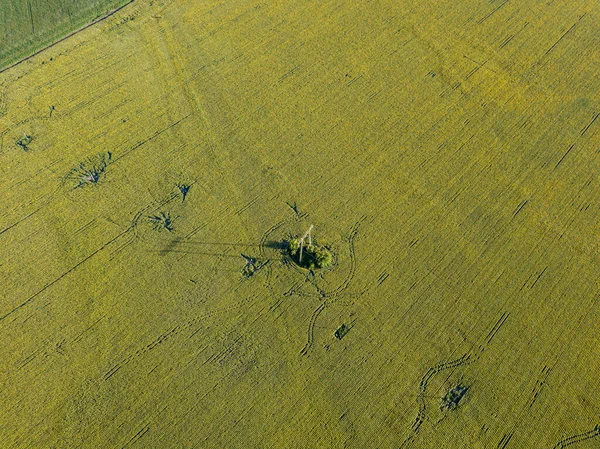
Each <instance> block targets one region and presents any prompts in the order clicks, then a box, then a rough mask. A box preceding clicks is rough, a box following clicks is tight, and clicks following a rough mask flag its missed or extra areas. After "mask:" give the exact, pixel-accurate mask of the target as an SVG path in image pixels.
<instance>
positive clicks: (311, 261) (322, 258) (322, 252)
mask: <svg viewBox="0 0 600 449" xmlns="http://www.w3.org/2000/svg"><path fill="white" fill-rule="evenodd" d="M288 252H289V254H290V256H291V257H292V260H293V261H294V262H296V263H297V264H298V265H300V266H301V267H304V268H310V269H314V268H327V267H328V266H330V265H331V264H332V263H333V256H332V255H331V253H330V252H329V250H328V249H327V248H325V247H322V246H318V245H304V249H303V250H302V260H300V259H299V258H300V241H299V240H298V239H292V240H290V241H289V242H288Z"/></svg>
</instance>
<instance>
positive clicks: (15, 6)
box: [0, 0, 129, 70]
mask: <svg viewBox="0 0 600 449" xmlns="http://www.w3.org/2000/svg"><path fill="white" fill-rule="evenodd" d="M128 1H129V0H0V70H1V69H2V68H4V67H6V66H8V65H10V64H11V63H14V62H15V61H17V60H18V59H19V58H23V57H26V56H28V55H29V54H31V53H33V52H34V51H36V50H38V49H40V48H43V47H44V46H46V45H48V44H50V43H52V42H54V41H56V40H57V39H60V38H62V37H63V36H65V35H67V34H69V33H70V32H72V31H74V30H76V29H78V28H80V27H82V26H84V25H86V24H87V23H89V22H90V21H93V20H94V19H97V18H99V17H101V16H103V15H104V14H106V13H107V12H108V11H110V10H112V9H114V8H117V7H119V6H121V5H124V4H126V3H127V2H128Z"/></svg>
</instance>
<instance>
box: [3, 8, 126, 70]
mask: <svg viewBox="0 0 600 449" xmlns="http://www.w3.org/2000/svg"><path fill="white" fill-rule="evenodd" d="M134 1H135V0H129V1H128V2H127V3H125V4H124V5H121V6H119V7H117V8H114V9H111V10H110V11H108V12H107V13H106V14H104V15H103V16H100V17H98V18H96V19H94V20H92V21H91V22H90V23H88V24H87V25H84V26H82V27H80V28H78V29H76V30H75V31H71V32H70V33H69V34H67V35H66V36H64V37H61V38H60V39H59V40H57V41H54V42H52V43H51V44H48V45H46V46H45V47H43V48H40V49H39V50H37V51H35V52H34V53H32V54H30V55H29V56H26V57H24V58H22V59H19V60H18V61H16V62H13V63H12V64H11V65H9V66H8V67H5V68H3V69H0V73H4V72H6V71H7V70H10V69H12V68H13V67H16V66H18V65H19V64H21V63H23V62H25V61H28V60H30V59H31V58H33V57H34V56H37V55H39V54H40V53H42V52H44V51H46V50H48V49H49V48H52V47H54V46H55V45H57V44H59V43H61V42H62V41H65V40H67V39H69V38H70V37H73V36H75V35H76V34H78V33H80V32H81V31H83V30H85V29H87V28H90V27H91V26H93V25H96V24H97V23H99V22H102V21H103V20H105V19H108V18H109V17H111V16H113V15H115V14H116V13H118V12H119V11H121V10H122V9H123V8H125V7H126V6H129V5H131V4H132V3H133V2H134Z"/></svg>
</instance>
